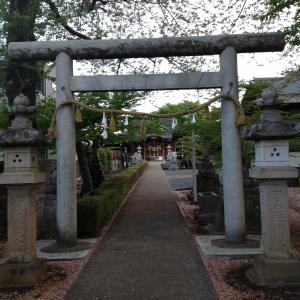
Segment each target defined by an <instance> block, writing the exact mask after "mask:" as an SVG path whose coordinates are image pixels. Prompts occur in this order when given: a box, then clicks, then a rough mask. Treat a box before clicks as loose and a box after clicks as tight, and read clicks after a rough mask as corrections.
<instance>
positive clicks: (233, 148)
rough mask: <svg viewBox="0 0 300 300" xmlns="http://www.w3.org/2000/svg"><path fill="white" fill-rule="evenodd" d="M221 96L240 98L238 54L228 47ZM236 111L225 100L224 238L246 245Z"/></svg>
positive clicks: (222, 58)
mask: <svg viewBox="0 0 300 300" xmlns="http://www.w3.org/2000/svg"><path fill="white" fill-rule="evenodd" d="M220 68H221V76H222V82H223V85H222V94H224V95H228V96H231V97H235V98H237V97H238V74H237V53H236V50H235V49H234V48H233V47H227V48H225V49H224V50H223V52H222V53H221V55H220ZM235 114H236V107H235V104H234V102H233V101H232V100H229V99H228V100H226V99H224V100H222V162H223V193H224V217H225V218H224V219H225V235H226V242H228V243H243V242H244V241H245V238H246V229H245V227H246V226H245V207H244V191H243V174H242V155H241V141H240V136H239V132H238V128H237V126H236V125H235Z"/></svg>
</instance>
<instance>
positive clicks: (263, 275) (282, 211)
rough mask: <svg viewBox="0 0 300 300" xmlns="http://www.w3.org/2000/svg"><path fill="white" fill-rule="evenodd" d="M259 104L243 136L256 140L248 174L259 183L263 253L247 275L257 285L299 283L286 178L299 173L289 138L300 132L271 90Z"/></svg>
mask: <svg viewBox="0 0 300 300" xmlns="http://www.w3.org/2000/svg"><path fill="white" fill-rule="evenodd" d="M258 105H259V106H260V107H261V108H262V109H263V111H262V115H261V120H260V122H259V123H257V124H254V125H253V126H252V127H251V128H250V130H249V132H248V133H247V136H246V138H247V139H249V140H253V141H255V165H254V166H253V167H252V168H251V169H250V171H249V175H250V177H253V178H255V179H256V180H258V182H259V187H260V206H261V225H262V246H263V255H262V257H259V258H258V259H257V260H256V261H255V263H254V267H253V268H251V269H249V270H248V272H247V276H248V277H249V278H250V279H251V280H252V281H254V282H255V283H256V284H258V285H278V284H290V283H295V282H300V261H298V260H296V259H293V258H292V255H291V251H290V231H289V220H288V187H287V180H288V179H289V178H295V177H297V176H298V174H297V169H295V168H292V167H290V166H289V162H288V161H289V144H288V139H289V138H293V137H296V136H299V133H300V132H297V130H296V129H295V128H294V127H293V126H292V125H290V124H289V123H288V122H286V121H285V120H283V118H282V116H281V114H280V112H279V111H278V110H277V109H280V108H281V106H282V103H281V102H280V101H279V99H278V98H277V94H276V93H275V92H274V91H272V90H269V89H267V90H265V91H264V92H263V93H262V100H260V102H259V103H258Z"/></svg>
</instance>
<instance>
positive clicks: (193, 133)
mask: <svg viewBox="0 0 300 300" xmlns="http://www.w3.org/2000/svg"><path fill="white" fill-rule="evenodd" d="M192 143H193V148H192V165H193V201H194V203H197V201H198V199H197V195H198V191H197V176H196V149H195V148H196V138H195V129H194V128H193V131H192Z"/></svg>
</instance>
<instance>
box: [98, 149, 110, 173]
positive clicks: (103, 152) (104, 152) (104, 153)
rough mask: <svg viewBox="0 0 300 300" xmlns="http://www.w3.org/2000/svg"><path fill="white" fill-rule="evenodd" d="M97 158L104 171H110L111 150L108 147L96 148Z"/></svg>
mask: <svg viewBox="0 0 300 300" xmlns="http://www.w3.org/2000/svg"><path fill="white" fill-rule="evenodd" d="M97 155H98V159H99V161H100V163H101V165H102V167H103V169H104V172H105V173H109V172H110V171H111V164H112V151H111V149H109V148H98V150H97Z"/></svg>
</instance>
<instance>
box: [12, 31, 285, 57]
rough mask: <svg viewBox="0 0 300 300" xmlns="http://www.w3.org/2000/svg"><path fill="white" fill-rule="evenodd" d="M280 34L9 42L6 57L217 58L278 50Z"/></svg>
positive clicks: (283, 41) (281, 39) (281, 47)
mask: <svg viewBox="0 0 300 300" xmlns="http://www.w3.org/2000/svg"><path fill="white" fill-rule="evenodd" d="M284 46H285V36H284V34H283V33H282V32H270V33H247V34H231V35H229V34H226V35H207V36H195V37H168V38H147V39H116V40H67V41H38V42H12V43H9V45H8V54H9V56H10V57H11V58H12V59H15V60H54V59H55V58H56V56H57V55H58V54H59V53H60V52H65V53H67V54H68V55H69V56H70V57H71V58H72V59H114V58H137V57H167V56H196V55H218V54H221V53H222V51H223V50H224V49H225V48H227V47H233V48H234V49H235V51H236V52H237V53H253V52H274V51H282V50H283V49H284Z"/></svg>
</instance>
